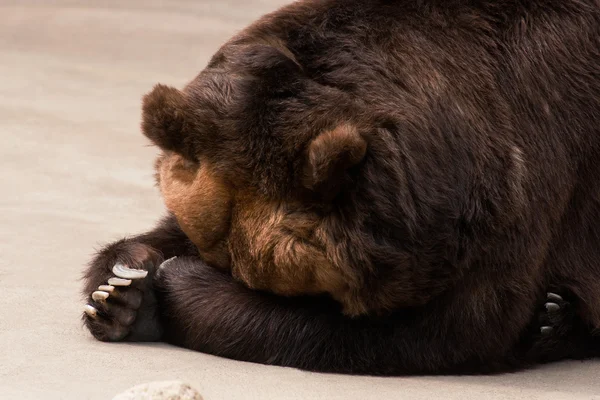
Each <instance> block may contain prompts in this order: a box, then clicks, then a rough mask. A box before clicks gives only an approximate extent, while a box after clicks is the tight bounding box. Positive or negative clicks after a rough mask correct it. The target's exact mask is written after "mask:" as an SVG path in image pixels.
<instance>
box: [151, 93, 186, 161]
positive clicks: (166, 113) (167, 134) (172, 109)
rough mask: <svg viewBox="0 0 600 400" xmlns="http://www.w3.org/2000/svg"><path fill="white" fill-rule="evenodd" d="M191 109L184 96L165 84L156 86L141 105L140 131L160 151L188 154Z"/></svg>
mask: <svg viewBox="0 0 600 400" xmlns="http://www.w3.org/2000/svg"><path fill="white" fill-rule="evenodd" d="M189 114H190V110H189V105H188V103H187V100H186V98H185V95H184V94H183V93H182V92H181V91H179V90H177V89H175V88H173V87H169V86H166V85H161V84H159V85H156V86H155V87H154V89H153V90H152V91H151V92H150V93H148V94H146V95H145V96H144V98H143V102H142V132H143V133H144V135H146V137H147V138H148V139H150V140H151V141H152V142H153V143H154V144H155V145H157V146H158V147H160V148H161V149H163V150H169V151H174V152H177V153H180V154H182V155H187V154H183V153H187V151H188V150H189V149H187V148H186V143H185V142H186V137H187V136H188V130H189V129H190V126H189V125H190V118H189V117H190V115H189Z"/></svg>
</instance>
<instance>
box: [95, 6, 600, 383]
mask: <svg viewBox="0 0 600 400" xmlns="http://www.w3.org/2000/svg"><path fill="white" fill-rule="evenodd" d="M143 114H144V118H143V120H144V123H143V130H144V133H145V134H146V135H147V136H148V137H149V138H150V139H151V140H152V141H153V142H154V143H155V144H157V145H158V146H159V147H161V148H162V149H163V150H164V155H163V156H162V157H161V159H160V160H159V162H158V163H157V170H158V174H157V175H158V177H159V185H160V187H161V191H162V193H163V195H164V197H165V202H166V204H167V206H168V208H169V209H170V211H171V212H172V213H173V215H174V217H175V218H176V219H177V222H175V221H174V220H173V219H170V220H168V221H169V222H168V224H167V225H164V224H163V225H159V227H157V229H156V230H155V231H154V232H153V233H149V234H147V235H149V236H148V237H154V236H157V237H164V233H163V232H164V229H165V226H167V227H168V229H171V230H172V232H173V233H172V235H171V236H172V238H171V239H166V238H164V242H160V241H159V243H148V242H147V241H145V239H143V240H142V239H132V243H135V242H137V243H144V244H146V245H148V246H149V247H150V248H151V249H153V251H162V252H164V253H165V257H168V256H170V255H179V256H182V255H192V256H194V255H195V254H194V252H195V251H196V248H197V251H198V254H199V255H200V256H201V257H202V258H203V259H204V260H206V261H208V263H209V264H211V265H214V266H217V267H220V268H221V269H223V271H216V270H213V269H211V268H210V267H206V266H205V264H204V263H203V262H202V261H200V259H199V258H195V259H193V258H182V259H179V260H176V261H175V262H173V263H172V264H170V265H169V267H170V268H167V269H166V270H165V272H164V274H162V275H161V277H160V279H159V280H158V283H157V284H158V288H159V290H158V293H160V295H159V310H161V311H160V313H161V315H163V316H164V318H165V319H166V321H167V322H168V323H166V324H164V326H165V327H166V329H167V332H166V338H167V339H168V340H170V341H172V342H174V343H177V344H180V345H184V346H186V347H189V348H194V349H197V350H201V351H206V352H211V353H214V354H220V355H224V356H229V357H234V358H239V359H244V360H250V361H257V362H264V363H274V364H280V365H290V366H297V367H302V368H308V369H314V370H323V371H339V372H357V373H380V374H388V373H389V374H395V373H410V372H446V371H480V372H483V371H488V370H489V371H491V370H499V369H506V368H509V367H515V366H519V365H523V364H525V363H528V362H532V361H539V360H548V359H558V358H562V357H585V356H592V355H595V354H597V352H598V347H599V346H598V339H597V338H593V337H592V335H591V333H590V332H591V331H593V330H597V329H600V247H599V246H598V245H597V244H598V242H599V239H600V231H599V230H598V227H597V225H598V223H599V222H600V203H599V202H600V180H599V179H598V176H600V163H598V162H597V160H598V159H600V4H599V2H598V1H597V0H529V1H513V0H504V1H474V0H473V1H458V0H450V1H441V0H440V1H437V0H422V1H418V0H410V1H409V0H404V1H400V0H399V1H383V0H382V1H358V0H356V1H354V0H347V1H340V0H328V1H304V2H298V3H295V4H293V5H291V6H289V7H286V8H284V9H282V10H280V11H278V12H276V13H274V14H271V15H268V16H266V17H264V18H262V19H261V20H259V21H258V22H257V23H255V24H253V25H252V26H250V27H249V28H247V29H246V30H244V31H243V32H242V33H241V34H239V35H238V36H236V37H235V38H233V39H232V40H231V41H230V42H228V43H227V44H226V45H225V46H223V47H222V48H221V50H219V52H217V54H216V55H215V56H214V57H213V59H212V60H211V62H210V63H209V65H208V67H207V68H206V69H205V70H204V71H203V72H202V73H201V74H200V75H199V76H198V77H197V78H196V79H195V80H193V81H192V82H191V83H190V84H189V85H188V86H187V87H186V88H184V90H183V91H179V90H176V89H173V88H168V87H166V86H162V85H160V86H157V87H156V88H155V90H154V91H153V92H151V93H150V94H149V95H147V96H146V97H145V99H144V109H143ZM175 226H180V227H181V229H182V230H183V232H185V235H183V233H181V232H179V233H175V232H176V231H177V229H176V228H175ZM153 235H154V236H153ZM187 238H189V239H190V240H191V242H193V243H194V245H195V246H191V243H190V242H189V241H188V239H187ZM140 240H141V242H140ZM171 241H172V242H171ZM180 241H181V245H183V243H187V244H186V249H187V250H186V251H174V252H173V251H165V250H164V248H165V247H168V248H169V249H171V248H176V247H177V246H178V244H177V243H179V242H180ZM180 250H183V249H180ZM115 257H117V256H116V255H115V256H114V257H113V258H115ZM134 265H135V263H134ZM107 268H108V264H106V262H105V261H102V259H100V260H97V261H96V262H95V263H94V264H93V265H92V268H91V269H90V272H89V273H88V278H89V280H90V284H89V287H88V288H87V289H86V290H88V292H87V293H89V288H90V287H91V288H93V287H94V285H96V286H97V284H98V282H101V281H102V280H101V279H100V277H99V275H98V272H96V270H101V271H106V270H107ZM227 270H231V271H232V274H233V276H234V277H235V278H236V279H237V280H238V281H241V282H243V284H244V285H245V286H247V287H250V288H253V289H259V290H265V291H271V292H274V293H276V294H281V295H303V294H328V295H330V296H331V297H333V298H334V299H335V300H336V301H337V303H339V304H341V306H342V310H343V312H344V313H345V314H348V315H352V316H356V318H349V317H346V316H342V315H341V314H340V313H339V312H338V310H337V309H336V307H337V306H336V303H333V302H331V303H330V302H329V301H328V300H327V299H325V298H321V297H318V298H317V299H318V300H315V299H310V298H309V299H305V298H298V299H285V298H278V297H275V296H273V295H269V294H264V293H258V292H253V291H250V290H249V289H247V288H245V287H244V286H242V285H241V284H239V283H237V282H235V281H233V280H232V278H231V277H230V275H228V274H227V272H226V271H227ZM100 275H101V274H100ZM104 278H105V276H102V279H104ZM555 285H560V286H562V287H563V288H564V289H565V290H566V291H567V292H568V293H571V294H573V295H574V304H576V306H577V310H578V312H579V314H578V317H579V318H581V320H578V321H579V322H577V324H575V325H577V326H576V327H574V328H573V332H577V334H576V335H575V336H574V337H576V340H575V339H573V338H571V340H570V341H568V342H567V343H563V344H562V345H561V347H560V349H561V351H560V352H558V351H557V350H556V349H555V348H552V351H553V352H554V353H552V352H550V353H548V351H547V350H548V348H547V347H545V346H547V343H545V344H543V345H541V347H540V345H539V344H536V345H533V347H532V345H531V343H530V339H531V337H530V335H529V334H530V333H531V332H530V329H531V324H532V320H533V319H534V317H535V315H536V307H537V305H538V302H539V300H540V298H541V296H542V293H543V291H544V290H545V289H546V288H547V287H550V286H555ZM573 332H571V333H573ZM541 349H543V351H542V350H541Z"/></svg>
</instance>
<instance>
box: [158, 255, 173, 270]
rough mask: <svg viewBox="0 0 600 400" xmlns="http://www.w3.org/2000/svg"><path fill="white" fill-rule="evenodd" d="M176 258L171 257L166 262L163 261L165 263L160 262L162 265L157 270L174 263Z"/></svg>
mask: <svg viewBox="0 0 600 400" xmlns="http://www.w3.org/2000/svg"><path fill="white" fill-rule="evenodd" d="M176 258H177V256H175V257H171V258H169V259H168V260H165V261H163V262H162V264H160V265H159V266H158V268H159V269H163V268H164V267H166V266H167V265H168V264H170V263H171V262H172V261H174V260H175V259H176Z"/></svg>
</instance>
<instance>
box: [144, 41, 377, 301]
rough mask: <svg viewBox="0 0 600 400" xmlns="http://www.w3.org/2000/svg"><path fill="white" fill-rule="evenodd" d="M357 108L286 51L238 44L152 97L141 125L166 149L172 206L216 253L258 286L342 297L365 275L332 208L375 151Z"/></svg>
mask: <svg viewBox="0 0 600 400" xmlns="http://www.w3.org/2000/svg"><path fill="white" fill-rule="evenodd" d="M352 111H353V110H352V104H351V103H350V102H349V101H347V100H346V99H344V96H342V95H341V93H340V92H337V91H335V90H333V89H326V90H323V88H322V87H319V86H317V85H314V84H311V82H310V81H309V80H305V79H303V73H302V70H301V68H300V67H299V66H298V65H297V64H296V62H295V61H294V60H293V59H292V58H290V57H289V56H288V55H286V54H284V53H283V52H281V51H280V50H278V49H277V48H275V47H273V46H267V45H261V44H255V45H242V46H229V47H227V48H225V49H224V50H222V51H221V52H220V53H218V54H217V55H216V56H215V58H214V59H213V61H212V62H211V65H209V68H207V69H206V70H205V71H203V72H202V73H201V74H200V75H199V76H198V77H197V78H196V79H195V80H193V81H192V82H191V83H190V84H189V85H188V86H187V87H185V88H184V89H183V90H181V91H180V90H178V89H175V88H172V87H168V86H165V85H157V86H156V87H155V88H154V89H153V90H152V91H151V92H150V93H149V94H147V95H146V96H145V97H144V100H143V120H142V130H143V132H144V134H145V135H146V136H147V137H148V138H149V139H150V140H151V141H152V142H153V143H154V144H156V145H157V146H158V147H159V148H160V149H161V150H162V154H161V155H160V156H159V157H158V159H157V162H156V171H157V174H156V176H157V182H158V185H159V188H160V190H161V193H162V195H163V198H164V201H165V204H166V206H167V208H168V209H169V211H170V212H172V213H173V214H174V216H175V217H176V218H177V220H178V222H179V224H180V226H181V228H182V229H183V231H184V232H185V233H186V235H187V236H188V237H189V238H190V239H191V240H192V241H193V242H194V243H195V244H196V246H197V247H198V249H199V251H200V253H201V255H202V257H203V258H204V259H205V260H206V261H207V262H209V263H210V264H212V265H214V266H217V267H220V268H225V269H231V270H232V272H233V274H234V276H236V277H238V278H239V279H241V280H242V281H244V282H245V283H246V284H247V285H249V286H250V287H253V288H257V289H269V290H272V291H275V292H277V293H280V294H285V295H295V294H308V293H311V294H312V293H330V294H332V295H333V296H334V297H336V298H338V299H339V300H341V298H343V297H347V296H349V294H348V293H349V292H351V291H352V290H351V288H350V286H352V282H355V281H358V280H360V276H359V274H357V273H356V272H355V271H353V270H352V268H348V267H347V266H346V264H347V261H345V260H343V255H341V254H336V249H335V247H336V246H335V238H334V237H333V236H332V235H336V234H337V233H336V232H337V231H338V229H339V228H340V227H341V226H342V225H344V224H343V223H341V222H340V218H343V216H340V215H337V216H334V214H333V213H332V208H333V207H334V203H335V202H336V201H337V200H338V198H339V197H340V195H342V194H343V192H344V191H345V190H346V189H348V188H349V187H351V186H352V180H353V176H354V174H353V169H356V168H358V167H359V165H360V163H361V162H362V160H363V159H364V157H365V154H366V152H367V148H368V143H367V139H366V138H365V137H364V136H363V134H362V131H361V126H360V124H359V123H357V122H355V121H354V119H355V117H356V115H352ZM341 239H342V238H340V240H341ZM337 251H338V252H339V249H338V250H337ZM342 302H345V303H347V302H348V301H345V300H342ZM349 307H350V308H352V306H349ZM356 307H358V308H361V307H363V308H364V306H360V307H359V306H358V305H356ZM356 312H357V313H358V312H360V311H359V310H358V309H357V311H356Z"/></svg>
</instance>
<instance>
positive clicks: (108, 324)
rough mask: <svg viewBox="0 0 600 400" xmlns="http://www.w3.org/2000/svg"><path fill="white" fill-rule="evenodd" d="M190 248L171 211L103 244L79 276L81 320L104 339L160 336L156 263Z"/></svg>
mask: <svg viewBox="0 0 600 400" xmlns="http://www.w3.org/2000/svg"><path fill="white" fill-rule="evenodd" d="M195 252H196V250H195V247H194V246H193V244H191V242H190V241H189V240H188V239H187V237H186V236H185V235H184V234H183V232H182V231H181V229H179V226H178V225H177V223H176V221H175V219H174V218H173V217H167V218H165V219H164V220H162V221H161V222H160V223H159V224H158V225H157V227H156V228H155V229H154V230H152V231H150V232H147V233H145V234H142V235H138V236H136V237H132V238H128V239H123V240H120V241H117V242H115V243H113V244H110V245H108V246H106V247H105V248H104V249H102V250H101V251H100V252H99V253H98V255H97V256H96V257H95V259H94V260H93V261H92V263H91V264H90V266H89V268H88V270H87V272H86V274H85V277H84V279H85V288H84V295H85V296H86V298H87V304H86V305H85V307H84V314H83V321H84V323H85V325H86V326H87V328H88V329H89V330H90V332H91V333H92V335H93V336H94V337H95V338H97V339H99V340H103V341H118V340H131V341H148V340H158V339H160V337H161V335H162V329H161V327H160V324H159V319H158V314H157V311H156V299H155V297H154V290H153V288H152V280H153V277H154V275H155V273H156V269H157V266H158V265H159V264H160V263H161V262H162V261H163V260H164V259H165V258H170V257H173V256H181V255H186V254H188V255H189V254H196V253H195Z"/></svg>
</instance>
